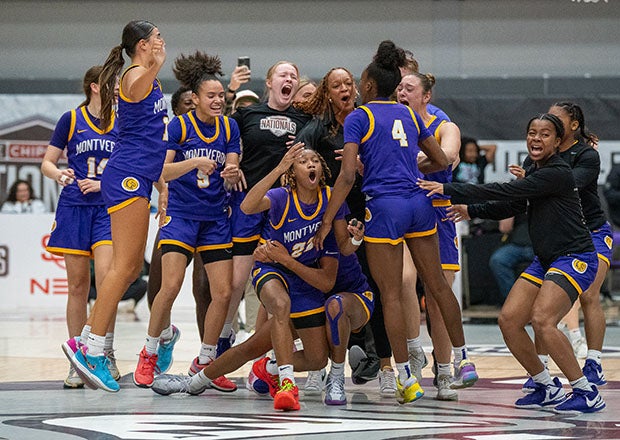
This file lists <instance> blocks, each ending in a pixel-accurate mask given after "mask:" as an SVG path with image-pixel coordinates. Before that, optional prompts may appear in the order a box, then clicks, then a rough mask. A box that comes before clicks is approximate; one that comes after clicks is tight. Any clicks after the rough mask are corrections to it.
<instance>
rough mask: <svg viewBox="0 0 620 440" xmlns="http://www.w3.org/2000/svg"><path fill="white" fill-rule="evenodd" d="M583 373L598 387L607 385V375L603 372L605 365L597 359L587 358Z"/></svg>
mask: <svg viewBox="0 0 620 440" xmlns="http://www.w3.org/2000/svg"><path fill="white" fill-rule="evenodd" d="M582 371H583V375H584V376H585V377H586V379H588V382H590V384H592V385H596V386H597V387H602V386H604V385H607V381H606V380H605V375H604V374H603V367H602V366H601V364H599V363H597V362H596V361H595V360H592V359H586V363H585V365H584V366H583V370H582Z"/></svg>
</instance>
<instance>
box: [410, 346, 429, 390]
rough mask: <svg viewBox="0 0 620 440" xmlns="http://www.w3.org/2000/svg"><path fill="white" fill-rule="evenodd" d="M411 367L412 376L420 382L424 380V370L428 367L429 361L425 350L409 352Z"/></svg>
mask: <svg viewBox="0 0 620 440" xmlns="http://www.w3.org/2000/svg"><path fill="white" fill-rule="evenodd" d="M409 365H410V366H411V374H413V375H414V376H415V378H416V379H417V380H418V382H420V381H421V380H422V368H424V367H426V366H427V365H428V359H426V355H425V354H424V350H423V349H420V350H414V351H410V352H409Z"/></svg>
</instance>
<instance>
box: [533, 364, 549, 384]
mask: <svg viewBox="0 0 620 440" xmlns="http://www.w3.org/2000/svg"><path fill="white" fill-rule="evenodd" d="M532 380H533V381H534V382H536V383H541V384H543V385H553V380H552V379H551V374H549V370H547V369H546V368H543V370H542V371H541V372H540V373H538V374H536V375H534V376H532Z"/></svg>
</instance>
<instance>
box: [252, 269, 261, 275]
mask: <svg viewBox="0 0 620 440" xmlns="http://www.w3.org/2000/svg"><path fill="white" fill-rule="evenodd" d="M259 273H260V269H254V271H253V272H252V277H255V276H256V275H258V274H259Z"/></svg>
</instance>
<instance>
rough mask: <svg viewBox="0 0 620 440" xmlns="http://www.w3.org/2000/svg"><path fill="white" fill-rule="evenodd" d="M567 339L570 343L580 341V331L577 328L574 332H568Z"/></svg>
mask: <svg viewBox="0 0 620 440" xmlns="http://www.w3.org/2000/svg"><path fill="white" fill-rule="evenodd" d="M568 338H569V339H570V341H571V342H575V341H578V340H579V339H581V330H580V329H579V327H577V328H576V329H575V330H570V331H569V332H568Z"/></svg>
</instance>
